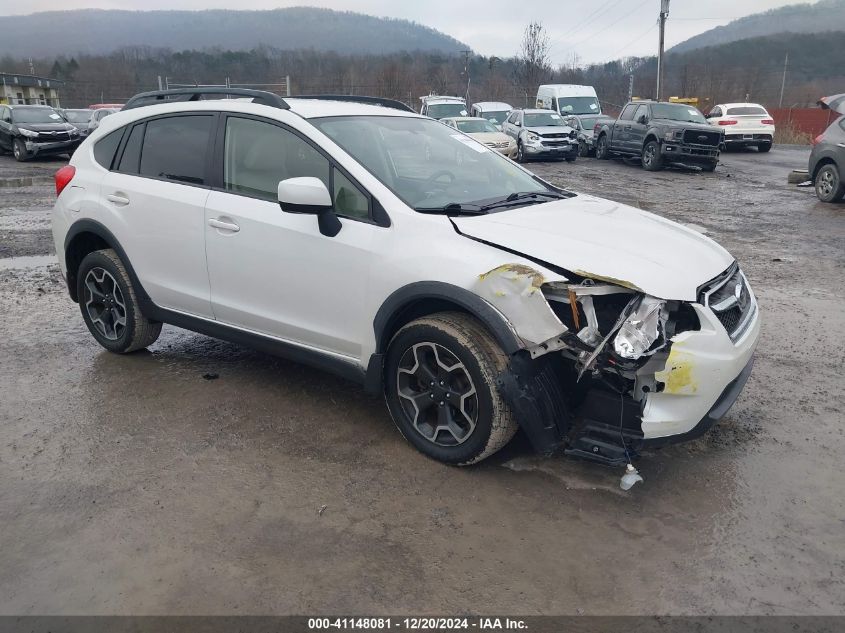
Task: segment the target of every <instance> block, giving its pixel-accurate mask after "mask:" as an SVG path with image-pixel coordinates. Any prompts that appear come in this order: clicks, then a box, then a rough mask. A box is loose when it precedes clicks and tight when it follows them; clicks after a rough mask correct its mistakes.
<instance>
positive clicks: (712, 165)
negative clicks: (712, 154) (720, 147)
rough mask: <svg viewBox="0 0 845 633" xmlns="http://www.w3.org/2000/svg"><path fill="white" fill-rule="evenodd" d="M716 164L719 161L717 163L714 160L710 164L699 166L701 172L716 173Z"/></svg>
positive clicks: (717, 162)
mask: <svg viewBox="0 0 845 633" xmlns="http://www.w3.org/2000/svg"><path fill="white" fill-rule="evenodd" d="M718 164H719V161H717V160H714V161H713V162H711V163H704V164H703V165H702V166H701V171H706V172H713V171H716V165H718Z"/></svg>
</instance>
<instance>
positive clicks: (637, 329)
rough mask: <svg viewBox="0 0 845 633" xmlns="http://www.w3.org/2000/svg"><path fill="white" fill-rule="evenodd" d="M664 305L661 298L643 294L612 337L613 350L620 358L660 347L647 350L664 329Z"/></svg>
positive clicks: (630, 356) (642, 354)
mask: <svg viewBox="0 0 845 633" xmlns="http://www.w3.org/2000/svg"><path fill="white" fill-rule="evenodd" d="M665 306H666V302H665V301H663V300H661V299H656V298H654V297H649V296H648V295H646V296H644V297H643V298H642V301H641V302H640V305H639V306H638V307H637V309H636V310H635V311H634V313H633V314H632V315H631V316H630V317H628V318H627V319H626V320H625V322H624V323H623V324H622V327H620V328H619V333H618V334H617V335H616V338H615V339H613V349H614V351H615V352H616V353H617V354H618V355H619V356H621V357H622V358H628V359H637V358H642V357H643V356H646V355H650V354H653V353H654V352H656V351H657V349H661V348H657V349H655V350H652V351H649V350H650V349H651V346H652V345H654V343H655V342H656V341H657V340H658V339H659V338H660V337H661V335H662V334H663V332H664V331H665V323H666V318H667V312H666V309H665ZM664 341H665V337H664ZM664 345H665V342H664Z"/></svg>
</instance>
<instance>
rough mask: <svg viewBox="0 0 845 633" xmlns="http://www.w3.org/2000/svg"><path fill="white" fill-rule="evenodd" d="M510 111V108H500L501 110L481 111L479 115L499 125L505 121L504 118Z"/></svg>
mask: <svg viewBox="0 0 845 633" xmlns="http://www.w3.org/2000/svg"><path fill="white" fill-rule="evenodd" d="M510 113H511V111H510V110H502V111H501V112H482V113H481V114H480V115H479V116H482V117H484V118H485V119H487V120H488V121H490V122H491V123H495V124H496V125H501V124H502V123H504V122H505V119H507V118H508V115H509V114H510Z"/></svg>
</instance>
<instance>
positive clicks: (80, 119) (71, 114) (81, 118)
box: [65, 110, 94, 123]
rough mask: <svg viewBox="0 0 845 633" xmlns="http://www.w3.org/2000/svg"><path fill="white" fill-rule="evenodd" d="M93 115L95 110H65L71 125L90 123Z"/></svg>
mask: <svg viewBox="0 0 845 633" xmlns="http://www.w3.org/2000/svg"><path fill="white" fill-rule="evenodd" d="M93 114H94V111H93V110H65V118H66V119H67V120H68V121H70V122H71V123H88V122H89V121H90V120H91V116H92V115H93Z"/></svg>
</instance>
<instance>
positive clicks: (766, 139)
mask: <svg viewBox="0 0 845 633" xmlns="http://www.w3.org/2000/svg"><path fill="white" fill-rule="evenodd" d="M771 142H772V133H771V132H744V133H743V134H725V145H756V144H757V143H771Z"/></svg>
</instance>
